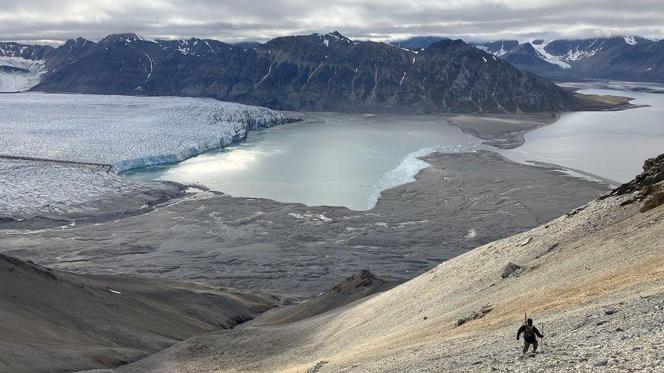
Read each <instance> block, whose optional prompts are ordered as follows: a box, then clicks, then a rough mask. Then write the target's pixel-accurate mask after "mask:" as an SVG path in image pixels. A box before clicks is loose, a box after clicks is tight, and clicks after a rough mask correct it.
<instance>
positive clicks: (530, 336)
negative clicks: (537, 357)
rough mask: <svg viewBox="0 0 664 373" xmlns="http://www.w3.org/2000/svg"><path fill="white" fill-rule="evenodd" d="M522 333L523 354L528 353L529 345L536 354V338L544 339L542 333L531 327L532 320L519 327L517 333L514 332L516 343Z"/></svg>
mask: <svg viewBox="0 0 664 373" xmlns="http://www.w3.org/2000/svg"><path fill="white" fill-rule="evenodd" d="M521 333H523V353H524V354H525V353H526V352H528V348H529V347H530V345H533V352H537V337H540V338H544V336H543V335H542V333H540V331H539V330H537V328H536V327H535V326H534V325H533V319H528V321H527V322H526V323H525V324H523V325H521V327H520V328H519V331H517V332H516V340H517V341H518V340H519V338H520V337H521Z"/></svg>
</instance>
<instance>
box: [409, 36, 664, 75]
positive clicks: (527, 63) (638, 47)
mask: <svg viewBox="0 0 664 373" xmlns="http://www.w3.org/2000/svg"><path fill="white" fill-rule="evenodd" d="M430 38H433V37H418V38H414V39H413V42H416V44H417V48H422V47H426V46H428V44H427V43H426V41H427V40H428V39H430ZM399 43H400V45H410V44H411V41H410V40H402V41H400V42H399ZM473 45H474V46H475V47H477V48H479V49H481V50H483V51H485V52H487V53H491V54H493V55H494V56H496V57H500V58H501V59H503V60H505V61H507V62H509V63H511V64H512V65H514V66H516V67H518V68H519V69H523V70H526V71H530V72H533V73H535V74H538V75H540V76H542V77H545V78H548V79H555V80H584V79H612V80H634V81H653V82H664V41H662V40H660V41H652V40H649V39H646V38H642V37H638V36H619V37H611V38H594V39H559V40H549V41H545V40H542V39H534V40H530V41H521V42H519V41H518V40H497V41H491V42H484V43H473Z"/></svg>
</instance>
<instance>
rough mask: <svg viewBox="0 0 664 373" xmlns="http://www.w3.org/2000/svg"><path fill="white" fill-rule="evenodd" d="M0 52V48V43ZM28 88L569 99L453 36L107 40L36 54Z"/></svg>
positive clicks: (454, 101) (330, 105)
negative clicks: (35, 79)
mask: <svg viewBox="0 0 664 373" xmlns="http://www.w3.org/2000/svg"><path fill="white" fill-rule="evenodd" d="M0 47H1V45H0ZM42 55H43V60H44V61H45V62H44V65H45V67H46V72H45V74H44V75H43V77H42V78H41V81H40V82H39V84H37V85H36V86H35V87H33V88H32V89H33V90H37V91H44V92H76V93H97V94H125V95H154V96H161V95H176V96H203V97H213V98H216V99H219V100H226V101H235V102H241V103H246V104H252V105H261V106H267V107H270V108H275V109H282V110H310V111H346V112H400V113H401V112H403V113H435V112H540V111H566V110H570V108H572V107H575V106H577V105H578V102H579V97H580V96H578V95H576V94H574V93H571V92H568V91H566V90H564V89H562V88H560V87H558V86H556V85H554V84H552V83H550V82H548V81H546V80H544V79H541V78H539V77H537V76H535V75H532V74H530V73H527V72H522V71H520V70H518V69H516V68H514V67H513V66H512V65H510V64H507V63H504V62H503V61H502V60H499V59H497V58H494V56H493V55H491V54H488V53H485V52H482V51H479V50H477V49H476V48H474V47H472V46H471V45H469V44H467V43H465V42H463V41H461V40H454V41H452V40H440V41H437V42H436V43H434V44H432V45H431V46H430V47H429V48H426V49H424V50H422V51H421V52H414V51H410V50H407V49H404V48H400V47H395V46H392V45H389V44H385V43H378V42H372V41H353V40H351V39H349V38H346V37H344V36H343V35H341V34H340V33H339V32H332V33H328V34H310V35H295V36H285V37H279V38H275V39H273V40H270V41H268V42H266V43H264V44H261V45H258V46H256V47H254V48H251V49H247V48H242V47H238V46H234V45H232V44H227V43H223V42H220V41H215V40H208V39H195V38H192V39H188V40H179V41H170V40H169V41H164V40H154V41H153V40H146V39H143V38H141V37H139V36H138V35H136V34H132V33H125V34H114V35H109V36H107V37H105V38H104V39H102V40H100V41H99V42H96V43H95V42H92V41H88V40H85V39H82V38H78V39H72V40H69V41H67V42H66V43H65V44H64V45H62V46H61V47H58V48H52V47H49V48H48V49H45V50H44V51H43V53H42Z"/></svg>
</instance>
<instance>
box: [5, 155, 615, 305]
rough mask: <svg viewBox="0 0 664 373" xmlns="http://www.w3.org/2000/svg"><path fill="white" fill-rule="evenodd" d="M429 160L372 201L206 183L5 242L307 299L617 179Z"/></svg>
mask: <svg viewBox="0 0 664 373" xmlns="http://www.w3.org/2000/svg"><path fill="white" fill-rule="evenodd" d="M424 160H426V161H427V162H428V163H430V164H431V167H429V168H426V169H424V170H422V171H421V172H420V173H419V174H418V175H417V178H416V181H415V182H413V183H409V184H406V185H402V186H399V187H396V188H393V189H389V190H386V191H384V192H383V193H382V195H381V197H380V199H379V201H378V203H377V205H376V207H375V208H374V209H372V210H369V211H361V212H357V211H351V210H348V209H346V208H341V207H310V206H305V205H302V204H291V203H279V202H275V201H271V200H266V199H255V198H234V197H230V196H226V195H223V194H219V193H211V192H200V193H196V194H189V195H186V196H184V197H179V198H176V199H173V200H170V201H168V202H166V203H163V204H161V205H158V206H156V207H155V208H154V209H153V210H152V211H150V212H148V213H145V214H141V215H135V216H127V217H122V218H117V219H115V220H109V221H105V222H97V223H94V224H78V225H75V226H67V227H57V228H52V229H44V230H36V231H34V230H4V231H2V232H0V247H1V248H2V249H1V250H2V251H4V252H7V253H10V254H11V255H14V256H17V257H20V258H24V259H32V260H33V261H35V262H37V263H39V264H43V265H47V266H49V267H52V268H55V269H60V270H68V271H74V272H79V273H92V274H126V275H140V276H147V277H152V278H166V279H179V280H194V281H200V282H205V283H210V284H215V285H223V286H226V287H234V288H242V289H245V290H249V291H253V292H258V293H268V294H276V295H279V296H281V297H282V298H283V299H285V300H288V299H291V300H297V299H302V298H307V297H311V296H313V295H316V294H318V293H320V292H321V291H324V290H326V289H328V288H330V287H331V286H333V285H335V284H337V283H338V282H339V281H340V279H343V278H346V277H348V276H350V275H352V274H354V273H357V272H358V271H359V270H360V269H368V270H370V271H372V272H373V273H375V274H376V275H377V276H379V277H381V278H384V279H386V280H388V281H405V280H407V279H410V278H413V277H415V276H417V275H418V274H420V273H422V272H424V271H426V270H428V269H430V268H432V267H433V266H435V265H437V264H439V263H440V262H443V261H446V260H448V259H450V258H453V257H455V256H457V255H459V254H462V253H464V252H466V251H468V250H470V249H472V248H474V247H477V246H479V245H481V244H484V243H487V242H491V241H493V240H496V239H499V238H503V237H507V236H510V235H512V234H515V233H518V232H522V231H524V230H527V229H530V228H532V227H535V226H537V225H539V224H541V223H544V222H546V221H548V220H550V219H552V218H554V217H557V216H559V215H561V214H563V213H565V212H567V211H570V210H573V209H574V208H576V207H578V206H580V205H582V204H584V203H586V202H587V201H589V200H592V199H593V198H596V197H597V196H599V195H601V194H603V193H605V192H606V191H607V190H608V189H609V187H608V186H607V185H606V184H602V183H596V182H592V181H587V180H582V179H579V178H575V177H571V176H568V175H564V174H563V173H561V172H560V171H557V170H553V169H551V168H547V167H536V166H527V165H522V164H517V163H514V162H511V161H508V160H506V159H504V158H502V157H500V156H499V155H497V154H495V153H492V152H478V153H462V154H438V153H436V154H432V155H430V156H427V157H425V158H424ZM571 191H573V193H572V192H571Z"/></svg>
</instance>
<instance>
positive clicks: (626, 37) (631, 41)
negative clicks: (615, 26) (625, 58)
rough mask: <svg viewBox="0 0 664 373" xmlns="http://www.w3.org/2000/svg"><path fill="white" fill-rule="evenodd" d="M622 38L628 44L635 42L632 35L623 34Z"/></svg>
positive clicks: (634, 43)
mask: <svg viewBox="0 0 664 373" xmlns="http://www.w3.org/2000/svg"><path fill="white" fill-rule="evenodd" d="M623 38H624V39H625V43H627V44H629V45H636V44H637V42H636V38H635V37H633V36H627V35H626V36H623Z"/></svg>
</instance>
